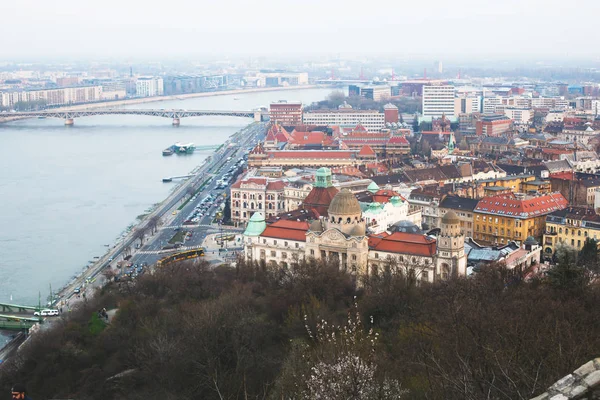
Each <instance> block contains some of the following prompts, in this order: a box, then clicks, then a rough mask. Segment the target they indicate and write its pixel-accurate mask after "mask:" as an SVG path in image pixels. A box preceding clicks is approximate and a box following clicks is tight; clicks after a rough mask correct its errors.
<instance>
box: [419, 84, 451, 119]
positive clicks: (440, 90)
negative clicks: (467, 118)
mask: <svg viewBox="0 0 600 400" xmlns="http://www.w3.org/2000/svg"><path fill="white" fill-rule="evenodd" d="M454 93H455V88H454V86H450V85H443V86H423V116H424V117H434V118H439V117H441V116H442V115H446V116H447V117H453V116H454Z"/></svg>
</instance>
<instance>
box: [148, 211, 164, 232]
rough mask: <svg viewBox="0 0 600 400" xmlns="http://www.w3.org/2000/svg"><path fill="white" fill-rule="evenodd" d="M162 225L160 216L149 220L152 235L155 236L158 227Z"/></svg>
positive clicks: (154, 216)
mask: <svg viewBox="0 0 600 400" xmlns="http://www.w3.org/2000/svg"><path fill="white" fill-rule="evenodd" d="M160 225H162V219H161V218H160V217H159V216H158V215H153V216H152V217H150V219H149V220H148V226H149V227H150V230H151V234H152V235H154V233H156V231H157V230H158V227H159V226H160Z"/></svg>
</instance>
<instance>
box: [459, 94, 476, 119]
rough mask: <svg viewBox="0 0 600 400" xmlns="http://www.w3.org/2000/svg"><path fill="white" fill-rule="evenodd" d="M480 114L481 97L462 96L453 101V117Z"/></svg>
mask: <svg viewBox="0 0 600 400" xmlns="http://www.w3.org/2000/svg"><path fill="white" fill-rule="evenodd" d="M478 112H481V97H479V96H463V97H457V98H455V99H454V115H459V114H471V113H478Z"/></svg>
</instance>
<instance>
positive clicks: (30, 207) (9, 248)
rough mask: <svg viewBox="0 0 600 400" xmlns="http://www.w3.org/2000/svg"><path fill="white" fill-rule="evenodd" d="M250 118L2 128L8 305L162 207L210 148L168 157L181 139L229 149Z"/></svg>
mask: <svg viewBox="0 0 600 400" xmlns="http://www.w3.org/2000/svg"><path fill="white" fill-rule="evenodd" d="M331 91H332V89H323V88H319V89H305V90H286V91H279V92H259V93H246V94H238V95H226V96H215V97H201V98H192V99H186V100H172V101H163V102H152V103H148V104H136V105H130V106H128V107H131V108H167V109H168V108H180V109H187V110H194V109H199V110H249V109H253V108H256V107H259V106H268V105H269V103H271V102H272V101H277V100H281V99H284V100H299V101H302V102H304V103H305V104H306V103H310V102H313V101H317V100H322V99H324V98H325V97H326V96H327V95H328V94H329V93H330V92H331ZM250 122H251V121H250V120H249V119H244V118H235V117H197V118H184V119H182V120H181V126H179V127H173V126H171V120H170V119H165V118H158V117H145V116H120V115H114V116H113V115H110V116H96V117H85V118H79V119H76V120H75V125H74V126H70V127H69V126H64V125H63V121H62V120H58V119H28V120H20V121H14V122H10V123H6V124H0V170H2V171H4V172H3V176H2V179H0V198H1V199H2V202H1V207H0V302H12V303H16V304H30V305H35V304H37V303H38V295H39V294H41V299H42V303H43V302H45V300H46V298H47V296H48V295H49V291H50V285H51V286H52V289H53V290H56V289H59V288H60V287H62V286H63V285H65V284H66V283H67V282H68V281H70V280H71V279H72V278H74V277H75V276H76V275H78V274H79V273H81V272H82V270H84V269H85V267H86V266H87V264H88V262H89V261H92V260H94V257H95V256H101V255H102V254H103V253H104V252H105V251H106V247H105V246H106V245H112V244H114V243H115V241H116V240H117V238H118V237H119V236H120V234H121V233H122V232H123V231H124V230H125V229H126V228H127V226H128V225H130V224H132V223H134V222H135V219H136V217H137V216H138V215H140V214H143V213H144V211H145V210H147V209H148V208H149V207H151V206H152V205H153V204H155V203H158V202H160V201H162V200H163V199H164V198H165V197H166V196H167V195H168V194H169V191H170V190H172V188H173V185H174V184H164V183H162V182H161V179H162V178H163V177H165V176H173V175H185V174H186V173H187V172H189V171H191V170H192V169H193V168H194V167H195V166H196V165H198V164H200V163H201V162H202V161H203V160H204V159H205V158H206V157H207V156H208V155H210V154H211V153H212V151H204V152H196V153H194V154H193V155H187V156H176V155H174V156H171V157H163V156H162V155H161V152H162V150H163V149H164V148H166V147H168V146H170V145H172V144H173V143H175V142H179V141H180V142H194V143H195V144H196V145H213V144H220V143H223V142H224V141H225V140H226V139H227V137H229V136H230V135H231V134H233V133H235V132H237V131H238V130H240V129H241V128H243V127H244V126H246V125H247V124H248V123H250Z"/></svg>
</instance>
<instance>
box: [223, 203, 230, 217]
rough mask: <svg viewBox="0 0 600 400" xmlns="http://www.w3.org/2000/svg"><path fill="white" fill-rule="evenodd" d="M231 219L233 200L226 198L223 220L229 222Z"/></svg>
mask: <svg viewBox="0 0 600 400" xmlns="http://www.w3.org/2000/svg"><path fill="white" fill-rule="evenodd" d="M230 220H231V201H230V200H229V199H226V200H225V207H224V208H223V222H229V221H230Z"/></svg>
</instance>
